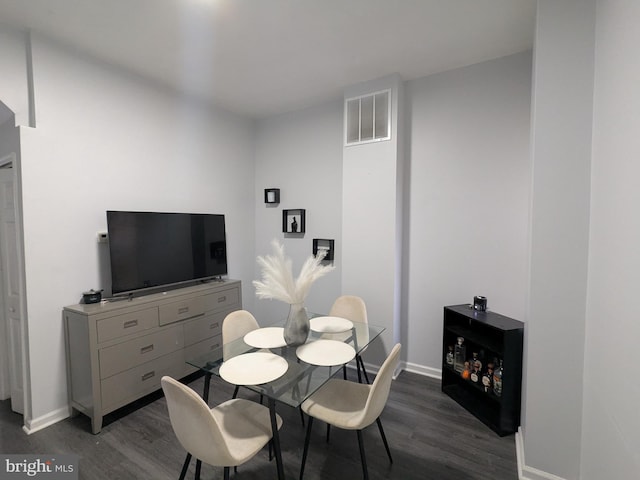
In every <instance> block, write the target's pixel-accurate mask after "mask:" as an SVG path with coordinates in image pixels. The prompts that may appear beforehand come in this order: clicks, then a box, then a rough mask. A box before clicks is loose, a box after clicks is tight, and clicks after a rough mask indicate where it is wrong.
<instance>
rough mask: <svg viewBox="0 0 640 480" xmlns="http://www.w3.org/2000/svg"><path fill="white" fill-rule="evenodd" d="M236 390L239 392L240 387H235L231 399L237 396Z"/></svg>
mask: <svg viewBox="0 0 640 480" xmlns="http://www.w3.org/2000/svg"><path fill="white" fill-rule="evenodd" d="M238 390H240V385H236V388H234V389H233V397H231V398H236V397H237V396H238ZM260 403H262V402H260Z"/></svg>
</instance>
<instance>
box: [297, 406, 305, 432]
mask: <svg viewBox="0 0 640 480" xmlns="http://www.w3.org/2000/svg"><path fill="white" fill-rule="evenodd" d="M298 410H300V421H301V422H302V426H303V427H304V412H303V411H302V409H301V408H300V407H298Z"/></svg>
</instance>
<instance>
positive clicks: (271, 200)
mask: <svg viewBox="0 0 640 480" xmlns="http://www.w3.org/2000/svg"><path fill="white" fill-rule="evenodd" d="M264 203H266V204H269V205H273V204H276V203H280V189H279V188H265V189H264Z"/></svg>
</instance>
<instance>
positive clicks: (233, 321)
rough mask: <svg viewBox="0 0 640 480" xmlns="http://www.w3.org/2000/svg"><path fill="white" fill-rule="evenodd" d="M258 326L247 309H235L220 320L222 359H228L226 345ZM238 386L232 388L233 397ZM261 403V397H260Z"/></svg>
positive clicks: (236, 394)
mask: <svg viewBox="0 0 640 480" xmlns="http://www.w3.org/2000/svg"><path fill="white" fill-rule="evenodd" d="M258 328H260V325H258V321H257V320H256V317H254V316H253V314H252V313H251V312H249V311H247V310H236V311H234V312H231V313H230V314H228V315H227V316H226V317H224V320H223V321H222V352H223V353H222V356H223V359H224V360H227V359H228V353H227V351H226V350H227V345H228V344H229V343H231V342H233V341H234V340H237V339H239V338H243V337H244V336H245V335H246V334H247V333H249V332H252V331H253V330H257V329H258ZM239 388H240V387H239V386H238V385H236V388H235V389H234V390H233V397H232V398H236V397H237V396H238V390H239ZM260 403H262V398H261V399H260Z"/></svg>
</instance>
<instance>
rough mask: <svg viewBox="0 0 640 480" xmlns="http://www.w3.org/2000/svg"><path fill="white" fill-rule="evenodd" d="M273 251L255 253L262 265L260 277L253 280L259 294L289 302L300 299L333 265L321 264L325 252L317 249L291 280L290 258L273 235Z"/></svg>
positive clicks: (296, 301)
mask: <svg viewBox="0 0 640 480" xmlns="http://www.w3.org/2000/svg"><path fill="white" fill-rule="evenodd" d="M271 246H272V247H273V253H272V254H271V255H265V256H258V258H257V262H258V264H259V265H260V266H261V267H262V280H261V281H259V280H254V281H253V285H254V287H255V288H256V295H257V296H258V298H269V299H275V300H280V301H282V302H286V303H289V304H295V303H303V302H304V300H305V298H307V295H308V294H309V289H310V288H311V285H312V284H313V282H315V281H316V280H317V279H319V278H320V277H322V276H324V275H326V274H327V273H329V272H330V271H332V270H333V269H334V268H335V267H334V266H333V265H322V260H323V258H324V256H325V254H326V252H318V254H317V255H316V256H313V255H311V256H309V258H307V260H305V262H304V264H303V265H302V268H301V269H300V274H299V275H298V278H296V279H295V280H294V278H293V272H292V262H291V259H290V258H288V257H287V256H286V255H285V253H284V245H282V244H281V243H279V242H278V241H277V240H276V239H273V240H272V241H271Z"/></svg>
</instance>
